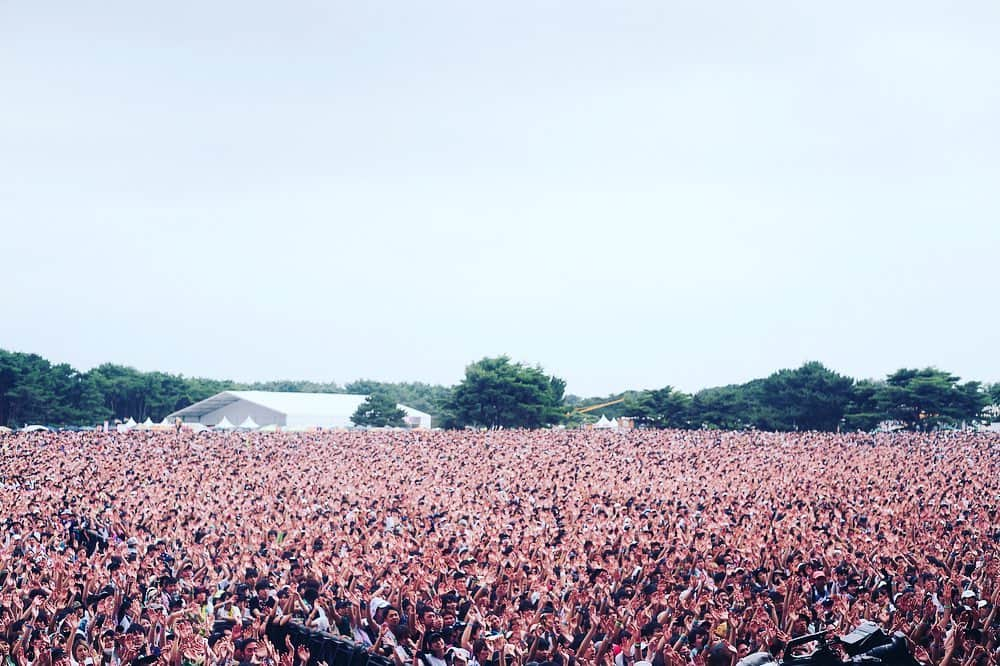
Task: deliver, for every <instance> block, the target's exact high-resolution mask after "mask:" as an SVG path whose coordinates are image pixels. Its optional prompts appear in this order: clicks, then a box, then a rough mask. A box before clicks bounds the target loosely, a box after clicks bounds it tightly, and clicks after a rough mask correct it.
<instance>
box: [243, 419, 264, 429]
mask: <svg viewBox="0 0 1000 666" xmlns="http://www.w3.org/2000/svg"><path fill="white" fill-rule="evenodd" d="M239 427H240V428H249V429H252V430H256V429H257V428H259V427H260V426H259V425H257V422H256V421H254V420H253V418H252V417H249V416H248V417H246V418H245V419H243V423H241V424H240V425H239Z"/></svg>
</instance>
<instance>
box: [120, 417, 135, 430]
mask: <svg viewBox="0 0 1000 666" xmlns="http://www.w3.org/2000/svg"><path fill="white" fill-rule="evenodd" d="M122 425H123V426H125V427H126V428H134V427H135V426H136V423H135V419H133V418H132V417H131V416H130V417H128V418H127V419H125V423H123V424H122Z"/></svg>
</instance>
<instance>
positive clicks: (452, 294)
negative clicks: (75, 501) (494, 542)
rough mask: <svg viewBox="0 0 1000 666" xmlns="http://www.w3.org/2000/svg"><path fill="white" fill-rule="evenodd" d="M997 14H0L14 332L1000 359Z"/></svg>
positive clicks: (156, 347) (578, 2)
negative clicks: (999, 350) (997, 287)
mask: <svg viewBox="0 0 1000 666" xmlns="http://www.w3.org/2000/svg"><path fill="white" fill-rule="evenodd" d="M998 34H1000V3H997V2H995V1H993V0H982V1H975V2H967V3H959V4H951V3H941V2H913V1H912V0H907V1H905V2H904V1H895V2H881V3H870V2H838V3H803V2H799V1H795V2H793V1H791V0H788V1H785V2H780V1H779V2H765V3H746V2H729V3H713V2H704V1H694V0H692V1H690V2H675V1H658V2H642V1H634V2H621V1H620V0H615V1H611V0H608V1H604V2H598V1H593V0H573V1H572V2H568V1H567V2H544V1H539V2H515V1H507V2H497V3H481V2H467V1H466V0H455V1H453V2H433V3H428V2H404V1H402V0H399V1H397V2H378V1H374V2H332V1H318V0H317V1H316V2H294V1H290V2H282V3H274V2H258V1H253V0H251V1H247V0H242V1H241V2H235V1H230V0H213V1H212V2H189V1H186V0H172V1H171V2H161V3H146V2H134V1H132V0H130V1H127V2H126V1H110V0H109V1H106V2H101V3H96V4H94V3H80V2H29V1H24V2H21V1H17V0H15V1H11V0H7V1H6V2H2V3H0V277H2V278H3V283H4V287H5V288H4V289H3V292H2V293H3V296H2V301H0V303H2V306H0V308H2V309H0V347H3V348H7V349H14V350H19V351H31V352H36V353H39V354H41V355H43V356H45V357H47V358H49V359H51V360H54V361H65V362H69V363H71V364H73V365H75V366H77V367H79V368H82V369H86V368H90V367H93V366H94V365H97V364H99V363H101V362H105V361H113V362H117V363H123V364H128V365H134V366H136V367H138V368H140V369H143V370H154V369H155V370H164V371H168V372H182V373H184V374H187V375H200V376H210V377H216V378H231V379H237V380H253V379H260V380H266V379H278V378H301V379H314V380H324V381H331V380H332V381H338V382H341V383H344V382H347V381H350V380H353V379H356V378H359V377H369V378H373V379H381V380H387V381H403V380H414V381H415V380H420V381H427V382H433V383H445V384H451V383H455V382H457V381H458V380H459V379H460V378H461V376H462V373H463V370H464V366H465V365H466V364H467V363H469V362H472V361H474V360H477V359H479V358H481V357H483V356H487V355H489V356H492V355H496V354H500V353H507V354H510V355H511V356H512V357H513V358H514V359H515V360H519V361H523V362H527V363H540V364H541V365H542V366H543V367H544V368H545V369H546V370H547V371H549V372H552V373H554V374H556V375H558V376H561V377H564V378H565V379H566V380H567V382H568V391H569V392H572V393H576V394H580V395H597V394H601V395H603V394H607V393H611V392H613V391H618V390H622V389H626V388H658V387H661V386H664V385H667V384H670V385H674V386H678V387H680V388H683V389H685V390H697V389H699V388H703V387H706V386H714V385H719V384H725V383H733V382H740V381H745V380H747V379H750V378H752V377H757V376H764V375H767V374H769V373H770V372H771V371H773V370H776V369H778V368H781V367H793V366H797V365H798V364H800V363H802V362H803V361H806V360H810V359H815V360H820V361H823V362H824V363H826V364H827V365H828V366H830V367H832V368H833V369H835V370H838V371H840V372H843V373H846V374H850V375H852V376H856V377H872V376H876V377H878V376H883V375H885V374H886V373H887V372H890V371H892V370H895V369H896V368H899V367H901V366H925V365H936V366H938V367H941V368H942V369H946V370H950V371H952V372H955V373H957V374H959V375H961V376H963V377H965V378H967V379H980V380H985V381H998V380H1000V354H997V348H998V344H997V343H998V341H1000V334H998V333H997V331H998V330H1000V321H998V318H1000V317H998V314H997V313H998V308H997V291H996V285H997V278H996V276H997V259H996V257H997V250H998V248H1000V225H998V221H1000V215H998V214H1000V129H998V128H1000V39H998V38H997V35H998Z"/></svg>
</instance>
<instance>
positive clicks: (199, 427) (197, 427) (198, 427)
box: [184, 423, 208, 432]
mask: <svg viewBox="0 0 1000 666" xmlns="http://www.w3.org/2000/svg"><path fill="white" fill-rule="evenodd" d="M184 427H185V428H190V429H191V432H201V431H203V430H208V426H207V425H205V424H204V423H185V424H184Z"/></svg>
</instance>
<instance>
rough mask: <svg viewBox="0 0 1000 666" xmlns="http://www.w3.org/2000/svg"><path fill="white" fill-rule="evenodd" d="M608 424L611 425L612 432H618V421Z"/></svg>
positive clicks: (612, 420) (611, 421)
mask: <svg viewBox="0 0 1000 666" xmlns="http://www.w3.org/2000/svg"><path fill="white" fill-rule="evenodd" d="M608 423H610V424H611V429H612V430H618V419H611V420H610V421H608Z"/></svg>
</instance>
